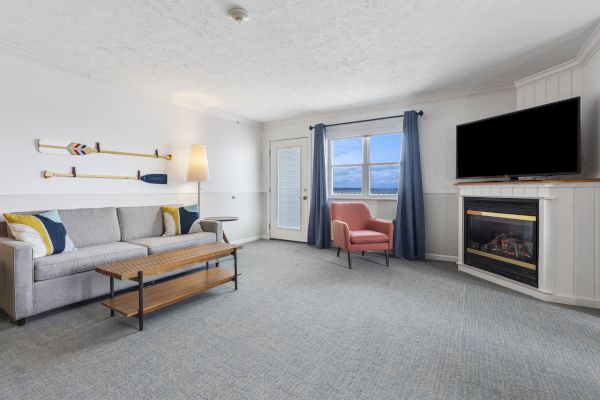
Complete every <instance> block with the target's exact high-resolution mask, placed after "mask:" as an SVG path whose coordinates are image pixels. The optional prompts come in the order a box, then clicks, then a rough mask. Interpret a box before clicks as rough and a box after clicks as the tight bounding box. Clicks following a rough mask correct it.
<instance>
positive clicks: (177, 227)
mask: <svg viewBox="0 0 600 400" xmlns="http://www.w3.org/2000/svg"><path fill="white" fill-rule="evenodd" d="M161 208H162V212H163V221H164V223H165V233H164V235H163V236H175V235H186V234H188V233H196V232H202V228H201V227H200V211H199V208H198V204H194V205H192V206H185V207H161Z"/></svg>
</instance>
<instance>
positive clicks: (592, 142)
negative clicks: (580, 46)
mask: <svg viewBox="0 0 600 400" xmlns="http://www.w3.org/2000/svg"><path fill="white" fill-rule="evenodd" d="M581 114H582V117H581V118H582V119H581V129H582V137H583V139H582V142H583V145H582V153H584V154H585V153H588V156H587V162H586V164H587V165H586V169H585V172H587V175H588V176H589V177H593V178H597V177H600V139H599V138H598V136H599V135H600V50H597V51H596V52H595V53H594V55H593V56H592V58H590V59H589V60H588V61H587V63H586V64H585V66H584V67H583V93H582V107H581Z"/></svg>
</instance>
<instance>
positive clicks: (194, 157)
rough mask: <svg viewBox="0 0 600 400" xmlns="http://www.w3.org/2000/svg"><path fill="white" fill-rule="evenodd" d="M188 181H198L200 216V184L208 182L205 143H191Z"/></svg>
mask: <svg viewBox="0 0 600 400" xmlns="http://www.w3.org/2000/svg"><path fill="white" fill-rule="evenodd" d="M187 181H188V182H198V217H199V216H200V190H201V187H200V184H201V183H204V182H205V183H208V182H210V172H209V171H208V157H207V155H206V145H205V144H193V145H192V147H191V148H190V161H189V166H188V173H187Z"/></svg>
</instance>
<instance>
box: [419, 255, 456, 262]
mask: <svg viewBox="0 0 600 400" xmlns="http://www.w3.org/2000/svg"><path fill="white" fill-rule="evenodd" d="M425 259H427V260H434V261H450V262H458V257H457V256H447V255H445V254H432V253H425Z"/></svg>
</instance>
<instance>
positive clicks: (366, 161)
mask: <svg viewBox="0 0 600 400" xmlns="http://www.w3.org/2000/svg"><path fill="white" fill-rule="evenodd" d="M363 140H364V146H363V165H362V167H363V168H362V175H363V176H362V180H363V190H362V194H363V195H365V196H369V195H370V194H371V186H370V185H371V183H370V182H369V180H370V177H369V154H370V146H371V141H370V136H364V138H363Z"/></svg>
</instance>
